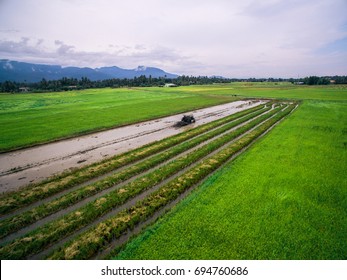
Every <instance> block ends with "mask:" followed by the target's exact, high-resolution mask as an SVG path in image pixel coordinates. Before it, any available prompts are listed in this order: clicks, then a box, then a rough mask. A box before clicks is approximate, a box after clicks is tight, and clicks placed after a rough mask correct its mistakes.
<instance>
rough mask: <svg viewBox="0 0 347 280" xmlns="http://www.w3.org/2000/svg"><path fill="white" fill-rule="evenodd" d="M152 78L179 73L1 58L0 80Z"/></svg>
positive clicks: (151, 69) (31, 81) (157, 69)
mask: <svg viewBox="0 0 347 280" xmlns="http://www.w3.org/2000/svg"><path fill="white" fill-rule="evenodd" d="M142 75H144V76H146V77H149V76H151V77H152V78H159V77H167V78H177V77H178V75H176V74H171V73H167V72H165V71H164V70H162V69H159V68H155V67H146V66H138V67H137V68H135V69H123V68H120V67H117V66H111V67H101V68H89V67H83V68H80V67H62V66H60V65H45V64H33V63H26V62H18V61H11V60H8V59H0V82H4V81H14V82H28V83H33V82H39V81H41V80H42V79H46V80H59V79H61V78H63V77H66V78H76V79H81V78H82V77H87V78H88V79H90V80H92V81H97V80H106V79H114V78H116V79H124V78H127V79H132V78H134V77H139V76H142Z"/></svg>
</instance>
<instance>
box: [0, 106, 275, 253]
mask: <svg viewBox="0 0 347 280" xmlns="http://www.w3.org/2000/svg"><path fill="white" fill-rule="evenodd" d="M280 109H281V108H278V109H275V110H272V111H270V112H268V113H266V114H264V115H262V116H260V117H259V118H257V119H255V120H253V121H251V122H249V123H248V124H246V125H244V126H242V127H240V128H239V129H237V130H235V131H233V132H231V133H230V134H226V135H224V136H222V137H220V138H218V139H216V140H214V141H212V142H210V143H208V144H207V145H205V146H204V147H203V148H200V149H198V150H196V151H194V152H191V153H189V154H188V155H185V156H183V157H181V159H180V160H179V159H176V160H175V161H173V162H171V163H169V164H167V165H166V166H163V167H161V168H160V169H157V170H155V171H153V172H151V173H149V174H147V175H145V176H143V177H141V178H139V179H137V180H135V181H133V182H132V183H130V184H128V185H127V186H126V187H124V188H122V189H119V190H115V191H113V192H111V193H109V194H107V195H104V196H103V197H100V198H98V199H97V200H95V201H93V202H90V203H88V204H86V205H85V206H83V207H81V208H79V209H78V210H76V211H74V212H71V213H69V214H68V215H66V216H64V217H62V218H60V219H58V220H55V221H52V222H50V223H48V224H46V225H45V226H43V227H41V228H38V229H36V230H34V231H32V232H30V233H28V234H26V235H25V236H24V237H21V238H19V239H16V240H14V241H13V242H12V243H10V244H8V245H6V246H4V247H2V248H1V249H0V257H3V258H10V259H14V258H15V259H17V258H23V257H25V256H27V255H29V254H34V253H37V252H40V251H41V250H42V249H44V248H45V247H46V246H48V245H49V244H52V243H54V242H56V241H58V240H60V239H62V238H64V237H65V236H67V235H69V234H70V233H71V232H74V231H76V230H78V229H80V228H82V227H84V226H86V225H88V224H89V223H91V222H92V221H94V220H96V219H97V218H99V217H100V216H102V215H104V214H105V213H107V212H109V211H111V210H112V209H113V208H114V207H116V206H118V205H121V204H122V203H124V202H125V201H126V200H128V199H129V198H131V197H134V196H135V195H136V194H138V193H140V192H142V191H144V190H146V189H148V188H150V187H152V186H153V185H155V184H157V183H159V182H161V181H163V180H164V179H165V178H167V177H169V176H170V175H172V174H175V173H177V172H178V171H179V170H181V169H182V168H184V167H186V166H189V165H190V164H192V163H194V162H195V161H197V160H198V159H201V158H202V157H204V156H206V155H208V154H209V153H211V152H212V151H214V150H216V149H218V148H219V147H221V146H223V145H224V144H226V143H228V142H230V141H231V140H232V139H234V138H235V137H237V136H239V135H241V134H242V133H244V132H246V131H247V130H249V129H251V128H252V127H254V126H256V125H257V124H259V123H261V122H262V121H264V120H266V119H267V118H269V117H271V116H273V115H274V114H275V113H276V112H278V111H279V110H280Z"/></svg>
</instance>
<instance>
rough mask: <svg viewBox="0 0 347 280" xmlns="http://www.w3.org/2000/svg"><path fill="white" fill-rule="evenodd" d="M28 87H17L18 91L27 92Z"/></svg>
mask: <svg viewBox="0 0 347 280" xmlns="http://www.w3.org/2000/svg"><path fill="white" fill-rule="evenodd" d="M29 89H30V88H28V87H20V88H19V91H20V92H28V91H29Z"/></svg>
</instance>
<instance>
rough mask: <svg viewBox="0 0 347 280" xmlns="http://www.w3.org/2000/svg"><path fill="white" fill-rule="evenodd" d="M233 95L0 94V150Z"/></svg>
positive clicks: (127, 91) (213, 102)
mask: <svg viewBox="0 0 347 280" xmlns="http://www.w3.org/2000/svg"><path fill="white" fill-rule="evenodd" d="M235 99H237V98H235V97H232V96H227V95H225V96H223V95H211V94H205V95H203V96H202V95H201V94H191V93H189V92H184V91H183V92H180V93H172V92H169V91H165V90H163V88H161V91H160V92H158V91H154V92H152V91H151V90H148V89H93V90H84V91H70V92H58V93H37V94H1V95H0V126H1V134H0V151H5V150H9V149H15V148H19V147H25V146H30V145H33V144H37V143H43V142H48V141H53V140H55V139H60V138H66V137H71V136H74V135H81V134H85V133H88V132H92V131H97V130H103V129H107V128H111V127H116V126H121V125H126V124H130V123H136V122H139V121H143V120H149V119H154V118H158V117H161V116H166V115H172V114H175V113H180V112H184V111H189V110H193V109H196V108H201V107H208V106H212V105H217V104H221V103H225V102H231V101H233V100H235Z"/></svg>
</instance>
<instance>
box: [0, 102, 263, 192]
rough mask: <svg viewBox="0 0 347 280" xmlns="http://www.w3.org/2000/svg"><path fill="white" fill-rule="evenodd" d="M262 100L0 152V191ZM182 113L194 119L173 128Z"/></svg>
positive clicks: (136, 146) (172, 133)
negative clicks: (189, 122)
mask: <svg viewBox="0 0 347 280" xmlns="http://www.w3.org/2000/svg"><path fill="white" fill-rule="evenodd" d="M265 102H266V101H265V100H244V101H236V102H232V103H227V104H223V105H218V106H213V107H209V108H204V109H198V110H195V111H190V112H186V113H182V114H177V115H172V116H169V117H164V118H160V119H156V120H152V121H146V122H141V123H137V124H133V125H129V126H124V127H119V128H114V129H110V130H107V131H103V132H98V133H92V134H89V135H85V136H80V137H76V138H72V139H68V140H62V141H58V142H54V143H50V144H44V145H39V146H35V147H31V148H27V149H23V150H19V151H14V152H9V153H4V154H0V192H1V193H3V192H8V191H12V190H17V189H19V188H20V187H22V186H25V185H28V184H30V183H36V182H40V181H42V180H44V179H46V178H48V177H50V176H53V175H56V174H59V173H61V172H63V171H66V170H68V169H71V168H76V167H82V166H84V165H88V164H91V163H94V162H97V161H100V160H102V159H104V158H107V157H111V156H114V155H117V154H120V153H123V152H126V151H129V150H132V149H135V148H138V147H140V146H143V145H145V144H148V143H151V142H153V141H157V140H161V139H163V138H166V137H169V136H172V135H175V134H178V133H180V132H183V131H186V130H189V129H192V128H194V127H197V126H199V125H202V124H206V123H209V122H211V121H214V120H217V119H220V118H223V117H226V116H228V115H231V114H234V113H236V112H239V111H243V110H246V109H248V108H251V107H254V106H257V105H259V104H262V103H265ZM185 114H189V115H191V114H192V115H194V117H195V119H196V122H195V123H194V124H190V125H187V126H184V127H175V126H174V125H175V124H176V123H177V122H178V121H180V120H181V118H182V117H183V115H185Z"/></svg>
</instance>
